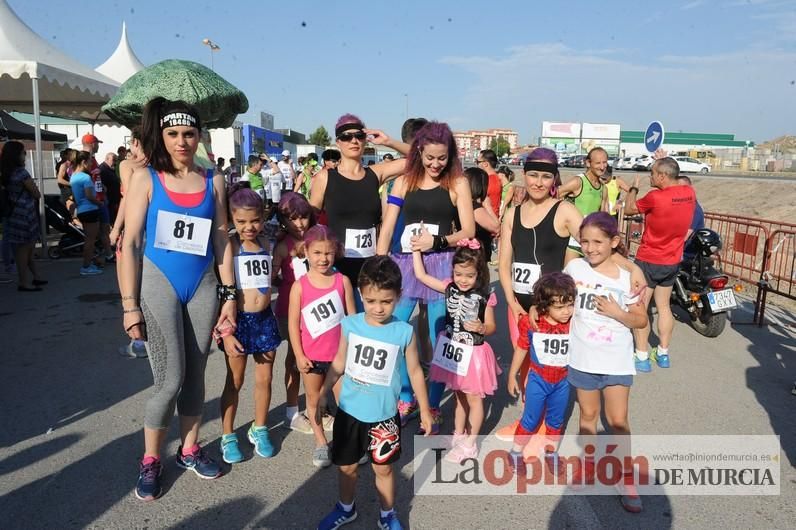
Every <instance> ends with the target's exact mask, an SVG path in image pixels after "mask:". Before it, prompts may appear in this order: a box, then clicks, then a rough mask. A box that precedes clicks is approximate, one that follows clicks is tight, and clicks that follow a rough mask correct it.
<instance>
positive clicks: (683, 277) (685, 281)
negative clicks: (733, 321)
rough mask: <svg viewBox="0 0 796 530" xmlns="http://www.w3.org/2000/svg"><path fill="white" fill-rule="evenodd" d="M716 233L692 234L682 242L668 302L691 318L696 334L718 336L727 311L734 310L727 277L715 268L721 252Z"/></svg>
mask: <svg viewBox="0 0 796 530" xmlns="http://www.w3.org/2000/svg"><path fill="white" fill-rule="evenodd" d="M721 246H722V244H721V238H720V237H719V234H717V233H716V232H714V231H713V230H711V229H709V228H701V229H699V230H696V231H694V233H692V234H691V237H689V238H688V240H687V241H686V243H685V251H684V253H683V260H682V262H681V263H680V270H679V271H678V273H677V278H675V281H674V288H673V289H672V302H673V303H676V304H677V305H679V306H680V307H682V308H683V309H685V310H686V311H688V314H689V316H690V317H691V325H692V326H693V328H694V329H695V330H696V331H697V333H699V334H700V335H704V336H705V337H718V336H719V335H720V334H721V332H722V331H723V330H724V326H725V325H726V323H727V311H728V310H730V309H734V308H736V307H738V302H737V301H736V299H735V293H734V291H735V290H734V289H733V288H732V287H728V286H727V284H728V283H729V281H730V278H729V276H727V275H726V274H722V273H721V272H720V271H718V270H717V269H716V267H715V263H716V259H717V258H718V252H719V250H721Z"/></svg>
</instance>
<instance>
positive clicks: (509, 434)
mask: <svg viewBox="0 0 796 530" xmlns="http://www.w3.org/2000/svg"><path fill="white" fill-rule="evenodd" d="M519 424H520V420H514V421H513V422H511V423H509V424H508V425H506V426H505V427H501V428H500V429H498V430H497V431H495V438H497V439H498V440H500V441H501V442H513V441H514V433H515V432H517V425H519Z"/></svg>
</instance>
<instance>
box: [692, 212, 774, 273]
mask: <svg viewBox="0 0 796 530" xmlns="http://www.w3.org/2000/svg"><path fill="white" fill-rule="evenodd" d="M758 221H760V220H759V219H755V220H752V219H751V218H746V219H745V218H740V217H733V216H726V215H722V214H714V213H709V212H706V213H705V226H707V227H708V228H710V229H711V230H714V231H716V233H718V234H719V237H721V241H722V243H723V246H722V249H721V252H719V264H720V265H721V270H722V272H724V273H725V274H729V275H730V276H733V277H735V278H738V279H739V280H743V281H745V282H749V283H752V284H757V282H758V281H759V280H760V276H761V274H762V273H763V257H764V255H765V254H764V252H765V250H764V249H765V245H766V241H768V238H769V235H770V234H769V231H768V229H767V228H766V227H765V226H764V225H763V224H761V223H759V222H758Z"/></svg>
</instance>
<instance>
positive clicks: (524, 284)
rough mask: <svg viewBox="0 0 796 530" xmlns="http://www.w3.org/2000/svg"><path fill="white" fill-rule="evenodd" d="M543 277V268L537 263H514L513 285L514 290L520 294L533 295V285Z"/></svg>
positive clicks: (512, 267)
mask: <svg viewBox="0 0 796 530" xmlns="http://www.w3.org/2000/svg"><path fill="white" fill-rule="evenodd" d="M541 275H542V267H540V266H539V265H537V264H536V263H512V264H511V284H512V289H514V292H515V293H518V294H531V293H532V292H533V284H535V283H536V280H538V279H539V276H541Z"/></svg>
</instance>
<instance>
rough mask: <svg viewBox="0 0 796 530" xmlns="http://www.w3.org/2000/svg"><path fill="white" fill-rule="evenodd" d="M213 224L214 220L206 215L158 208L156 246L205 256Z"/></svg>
mask: <svg viewBox="0 0 796 530" xmlns="http://www.w3.org/2000/svg"><path fill="white" fill-rule="evenodd" d="M212 226H213V222H212V221H211V220H210V219H205V218H204V217H194V216H191V215H181V214H177V213H172V212H165V211H163V210H158V219H157V222H156V226H155V245H154V246H155V248H161V249H164V250H173V251H174V252H184V253H186V254H194V255H196V256H205V255H207V244H208V242H209V241H210V230H211V228H212Z"/></svg>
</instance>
